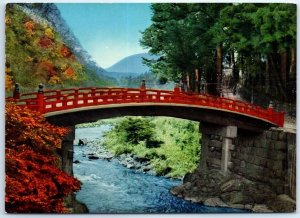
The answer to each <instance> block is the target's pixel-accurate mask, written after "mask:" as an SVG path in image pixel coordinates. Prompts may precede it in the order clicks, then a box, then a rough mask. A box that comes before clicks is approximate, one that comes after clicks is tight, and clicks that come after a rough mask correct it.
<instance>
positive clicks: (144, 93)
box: [140, 79, 146, 101]
mask: <svg viewBox="0 0 300 218" xmlns="http://www.w3.org/2000/svg"><path fill="white" fill-rule="evenodd" d="M140 93H141V99H142V101H144V100H145V99H146V80H144V79H143V80H142V84H141V86H140Z"/></svg>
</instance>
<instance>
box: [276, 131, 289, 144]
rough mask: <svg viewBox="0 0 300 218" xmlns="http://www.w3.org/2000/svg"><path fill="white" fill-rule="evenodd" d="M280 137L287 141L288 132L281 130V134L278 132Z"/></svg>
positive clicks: (281, 139)
mask: <svg viewBox="0 0 300 218" xmlns="http://www.w3.org/2000/svg"><path fill="white" fill-rule="evenodd" d="M278 139H279V140H280V141H283V142H284V141H286V139H287V133H286V132H283V131H281V132H279V134H278Z"/></svg>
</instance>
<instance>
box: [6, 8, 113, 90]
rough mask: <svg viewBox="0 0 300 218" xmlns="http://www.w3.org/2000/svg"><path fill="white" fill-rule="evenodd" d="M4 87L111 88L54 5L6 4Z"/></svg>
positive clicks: (103, 71) (101, 69)
mask: <svg viewBox="0 0 300 218" xmlns="http://www.w3.org/2000/svg"><path fill="white" fill-rule="evenodd" d="M5 24H6V28H5V34H6V44H5V49H6V68H5V69H6V78H5V79H6V88H7V89H11V87H12V86H13V83H15V82H18V83H20V84H21V86H24V87H23V88H24V89H27V90H31V89H33V88H34V87H36V85H37V84H38V83H44V84H45V85H47V86H48V87H50V88H51V87H53V88H55V87H74V86H89V85H111V84H112V83H115V80H114V79H112V78H111V77H108V76H106V75H104V74H105V73H106V72H105V70H104V69H103V68H101V67H99V66H97V64H96V63H95V62H94V61H93V60H92V58H91V56H90V55H89V54H88V53H87V52H86V51H85V50H84V49H83V48H82V46H81V45H80V43H79V41H78V40H77V38H76V37H75V35H74V34H73V33H72V31H71V30H70V28H69V27H68V25H67V24H66V22H65V21H64V20H63V18H62V17H61V15H60V11H59V10H58V8H57V6H56V5H55V4H51V3H50V4H49V3H26V4H20V3H19V4H17V3H10V4H7V6H6V14H5Z"/></svg>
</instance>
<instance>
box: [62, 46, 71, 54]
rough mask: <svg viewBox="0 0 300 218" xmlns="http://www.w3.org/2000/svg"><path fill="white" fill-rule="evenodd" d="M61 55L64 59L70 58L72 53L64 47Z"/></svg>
mask: <svg viewBox="0 0 300 218" xmlns="http://www.w3.org/2000/svg"><path fill="white" fill-rule="evenodd" d="M60 54H61V56H62V57H70V56H71V55H72V53H71V51H70V50H69V49H68V48H67V47H66V46H63V47H62V48H61V49H60Z"/></svg>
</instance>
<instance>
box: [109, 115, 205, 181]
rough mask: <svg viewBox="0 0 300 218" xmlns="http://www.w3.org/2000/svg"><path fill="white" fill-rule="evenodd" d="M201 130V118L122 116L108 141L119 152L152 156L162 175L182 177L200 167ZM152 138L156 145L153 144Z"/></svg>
mask: <svg viewBox="0 0 300 218" xmlns="http://www.w3.org/2000/svg"><path fill="white" fill-rule="evenodd" d="M129 125H132V127H129ZM139 128H140V129H139ZM146 129H147V130H149V131H148V133H146V132H145V130H146ZM198 130H199V127H198V123H197V122H193V121H188V120H182V119H176V118H167V117H153V118H149V117H147V118H132V117H129V118H120V120H118V121H117V124H116V126H115V128H113V129H112V130H111V131H109V132H107V133H106V135H105V142H104V144H105V146H106V148H107V149H108V150H110V151H112V152H113V153H114V154H116V155H120V154H122V153H132V154H135V155H136V156H138V157H141V158H147V159H149V160H150V163H151V165H152V166H153V167H154V169H155V171H156V173H157V174H158V175H167V176H170V177H176V178H179V177H182V176H184V175H185V174H186V173H187V172H192V171H193V170H195V168H196V165H197V162H198V160H199V157H200V154H199V152H200V151H199V147H200V146H199V137H200V136H199V131H198ZM127 131H128V132H127ZM133 131H135V133H133ZM128 133H130V134H128ZM138 133H139V134H140V136H143V137H141V138H143V140H142V139H141V138H140V136H138V135H139V134H138ZM145 138H148V140H146V139H145ZM149 139H150V140H149ZM138 140H140V141H138ZM151 141H152V142H153V141H154V144H155V143H156V145H155V146H149V142H150V143H151Z"/></svg>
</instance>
